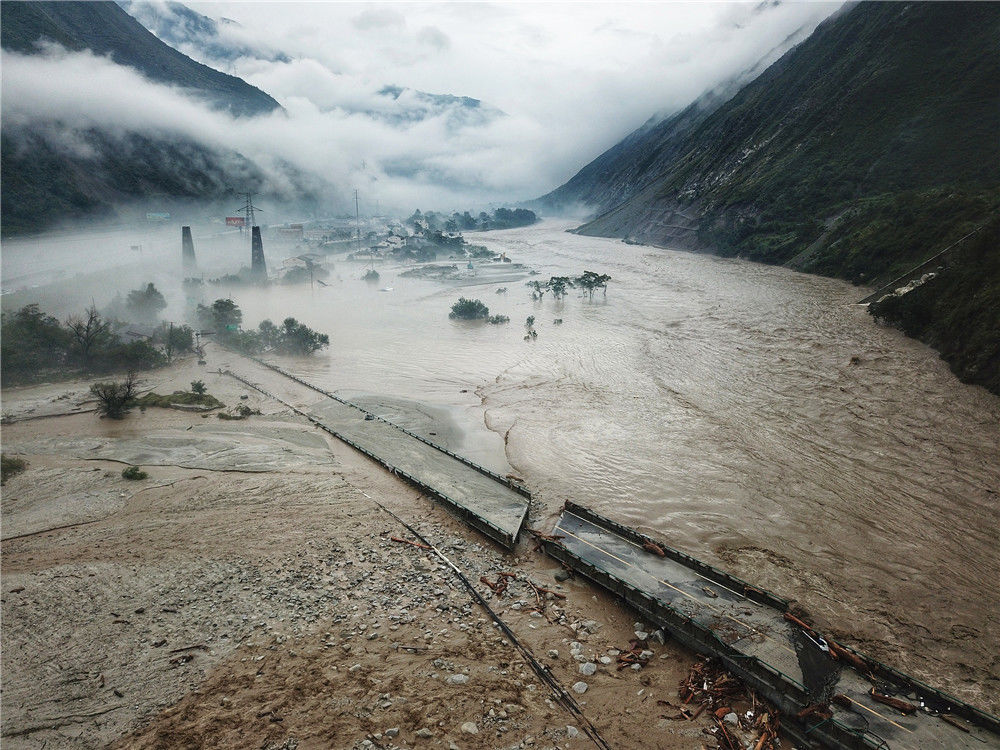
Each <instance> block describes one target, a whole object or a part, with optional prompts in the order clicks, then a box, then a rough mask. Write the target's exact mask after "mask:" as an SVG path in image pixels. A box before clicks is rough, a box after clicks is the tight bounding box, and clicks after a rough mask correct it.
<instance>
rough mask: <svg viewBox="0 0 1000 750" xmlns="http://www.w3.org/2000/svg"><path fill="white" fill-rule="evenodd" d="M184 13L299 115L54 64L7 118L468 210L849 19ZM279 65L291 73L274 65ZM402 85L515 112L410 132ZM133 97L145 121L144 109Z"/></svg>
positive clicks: (218, 9) (469, 10) (755, 12)
mask: <svg viewBox="0 0 1000 750" xmlns="http://www.w3.org/2000/svg"><path fill="white" fill-rule="evenodd" d="M186 5H188V6H189V7H191V8H193V9H194V10H196V11H198V12H200V13H202V14H204V15H206V16H209V17H211V18H216V19H218V18H223V17H224V18H228V19H232V20H234V21H236V22H237V24H238V25H235V24H232V25H230V24H225V25H223V26H222V28H223V29H224V38H225V39H226V40H231V41H232V42H233V44H237V43H239V44H242V45H244V46H245V47H246V48H249V49H251V50H255V51H257V52H258V53H259V54H251V55H247V56H244V57H241V58H239V59H236V60H235V61H232V60H231V61H221V60H213V59H210V58H208V57H207V56H206V54H205V53H204V51H203V50H200V49H198V48H197V47H195V46H190V45H189V46H185V45H181V49H182V51H184V52H186V53H188V54H190V55H192V56H193V57H195V58H196V59H200V60H201V61H203V62H207V63H209V64H212V65H213V66H214V67H219V68H222V69H225V70H226V71H227V72H230V73H233V74H236V75H239V76H240V77H242V78H244V79H246V80H248V81H249V82H251V83H253V84H254V85H256V86H258V87H260V88H262V89H263V90H265V91H267V92H268V93H269V94H271V95H272V96H274V97H275V98H276V99H277V100H278V101H279V102H280V103H281V104H282V106H283V107H284V108H285V110H286V113H287V115H282V116H270V117H265V118H260V121H258V122H255V123H249V122H238V123H232V122H230V121H228V118H224V117H223V116H221V115H219V114H218V113H212V112H208V111H204V112H195V111H193V110H194V109H198V107H195V106H194V105H192V107H188V108H186V109H185V110H184V112H185V115H184V116H183V117H177V116H169V115H168V114H166V113H169V112H171V111H177V110H176V106H177V103H176V101H175V99H176V97H177V96H178V94H177V92H171V91H167V90H165V89H164V87H162V86H154V85H152V84H148V83H145V84H144V83H142V82H141V81H131V82H130V86H132V88H131V89H129V90H127V92H126V91H125V90H123V89H121V88H120V86H121V83H120V82H119V84H118V87H117V88H116V86H115V85H114V84H110V88H109V80H110V79H114V78H115V76H116V75H118V74H117V73H116V72H115V71H112V70H109V69H108V65H107V63H106V61H101V60H96V59H95V58H93V57H92V56H87V55H58V54H53V55H52V56H50V58H49V59H48V60H47V61H46V64H47V65H48V67H45V68H44V69H43V68H40V67H39V64H40V63H39V62H38V61H33V62H31V63H30V64H29V61H25V60H22V59H19V58H15V57H13V56H11V55H8V54H6V53H5V55H4V114H5V116H7V115H8V114H11V113H15V112H17V113H22V114H23V111H35V112H37V113H39V114H38V116H42V115H41V113H43V112H44V111H45V110H46V108H55V109H56V110H58V111H59V112H60V113H61V116H66V115H67V114H69V113H68V112H67V110H68V109H69V110H72V112H73V113H76V114H79V115H80V116H81V117H83V118H84V119H86V120H88V121H90V122H101V119H102V118H104V120H109V121H110V120H114V121H115V122H116V123H117V126H118V127H134V128H137V129H142V128H146V127H150V123H151V122H153V121H158V122H159V123H160V127H161V128H162V127H166V126H165V125H164V124H163V121H162V120H163V118H161V117H160V115H161V113H163V115H164V117H166V119H167V121H168V122H170V123H172V124H171V127H175V128H176V129H177V130H179V131H181V132H185V133H186V134H191V135H194V136H195V137H198V138H200V139H202V140H204V141H206V142H208V143H210V144H213V143H215V144H217V143H219V142H223V141H224V142H226V143H229V144H234V145H235V146H236V147H237V148H239V149H240V150H241V151H244V152H246V153H247V155H248V156H251V155H252V156H255V157H259V158H263V159H264V161H280V160H286V161H289V162H291V163H293V164H295V165H296V166H298V167H300V168H303V169H307V170H311V171H315V172H316V173H318V174H321V175H322V176H323V177H325V178H327V179H330V180H331V181H332V182H334V183H335V184H337V185H340V186H342V187H343V192H344V194H347V193H348V192H349V191H350V189H351V188H352V187H353V186H355V185H357V186H359V187H361V188H362V189H363V190H365V192H366V193H367V194H369V195H372V196H377V197H378V198H379V199H380V200H381V201H382V203H383V205H384V206H392V207H399V208H403V207H408V206H417V205H419V206H421V207H423V208H442V209H450V208H460V207H464V206H466V205H468V207H470V208H473V207H476V206H478V205H483V204H485V203H488V202H504V201H508V202H509V201H516V200H523V199H528V198H532V197H535V196H538V195H540V194H543V193H545V192H548V191H549V190H551V189H553V188H555V187H557V186H558V185H559V184H561V183H563V182H565V181H566V180H567V179H569V178H570V177H571V176H572V175H573V174H574V173H575V172H576V171H577V170H578V169H579V168H580V167H582V166H583V165H584V164H586V163H587V162H588V161H590V160H591V159H593V158H594V157H596V156H597V155H598V154H599V153H601V152H602V151H603V150H605V149H606V148H608V147H610V146H611V145H613V144H614V143H615V142H617V141H618V140H620V139H621V138H622V137H623V136H625V135H626V134H627V133H629V132H630V131H631V130H633V129H634V128H636V127H637V126H639V125H640V124H642V123H643V122H644V121H645V120H646V119H648V118H649V117H650V116H652V115H654V114H657V113H660V114H666V113H669V112H671V111H676V110H677V109H679V108H680V107H683V106H685V105H686V104H688V103H690V102H691V101H692V100H693V99H694V98H696V97H697V96H698V95H699V94H701V93H702V92H703V91H705V90H706V89H707V88H709V87H712V86H715V85H717V84H719V83H720V82H723V81H725V80H727V79H728V78H730V77H732V76H734V75H737V74H739V73H740V72H741V71H744V70H746V69H747V68H750V67H752V66H754V65H755V64H758V63H759V62H760V61H762V60H764V61H767V62H770V61H772V60H774V59H776V58H777V56H778V55H779V54H780V53H781V52H782V51H784V50H785V49H787V47H788V46H789V44H790V43H791V41H799V40H801V38H803V37H804V36H805V35H807V34H808V33H809V32H810V31H811V30H812V29H813V28H814V27H815V26H816V24H818V23H819V22H820V21H821V20H822V19H823V18H825V17H826V16H828V15H829V14H830V13H832V12H833V11H834V10H835V9H836V8H837V7H839V5H840V4H839V3H833V4H831V3H780V4H779V3H766V4H765V3H641V4H640V3H615V4H611V3H436V4H423V3H391V4H389V3H386V4H374V3H320V2H317V3H299V2H253V3H250V2H225V3H217V2H190V3H186ZM272 52H280V53H283V54H284V55H285V56H287V58H289V61H277V62H276V61H274V60H273V59H270V60H269V59H267V58H269V57H271V58H273V57H274V55H272V54H269V53H272ZM12 79H13V80H12ZM390 84H391V85H398V86H403V87H408V88H412V89H416V90H420V91H424V92H429V93H432V94H453V95H456V96H468V97H474V98H476V99H480V100H482V101H483V102H484V105H486V106H488V107H492V108H495V109H497V110H502V112H503V113H505V114H504V115H503V116H495V117H490V116H487V117H483V118H478V119H472V120H466V121H461V120H456V119H455V116H454V112H448V111H440V112H436V111H421V116H420V117H413V116H410V117H409V118H406V117H402V118H400V117H399V115H400V114H401V113H406V112H409V113H410V115H412V113H413V112H414V111H417V110H419V109H420V107H421V106H424V107H425V105H423V104H421V103H420V102H417V101H415V100H413V99H412V95H410V94H407V95H405V96H404V97H401V99H400V101H399V102H392V101H391V100H388V99H387V98H386V97H384V96H378V93H377V92H378V91H379V90H380V89H381V88H382V87H383V86H386V85H390ZM136 86H139V87H141V88H143V89H144V91H143V93H142V94H141V96H140V99H141V100H142V101H145V102H146V105H145V106H143V107H136V106H135V101H136V96H137V93H136V89H135V87H136ZM126 93H127V95H126ZM10 96H14V97H15V101H14V104H15V105H16V106H14V107H9V106H8V105H10V104H11V101H10V99H9V97H10ZM67 97H68V99H67ZM407 97H411V98H409V99H408V98H407ZM157 101H160V102H161V105H160V106H157V103H156V102H157ZM32 102H33V103H32ZM425 110H426V107H425ZM387 115H388V116H387ZM394 117H395V119H393V118H394ZM185 123H187V124H186V125H185Z"/></svg>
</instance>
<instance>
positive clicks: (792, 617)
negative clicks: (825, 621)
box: [784, 612, 813, 633]
mask: <svg viewBox="0 0 1000 750" xmlns="http://www.w3.org/2000/svg"><path fill="white" fill-rule="evenodd" d="M784 618H785V619H786V620H788V622H791V623H795V624H796V625H798V626H799V627H800V628H802V629H803V630H808V631H809V632H810V633H812V632H813V629H812V626H811V625H806V624H805V623H804V622H802V620H800V619H799V618H798V617H796V616H795V615H793V614H792V613H791V612H785V614H784Z"/></svg>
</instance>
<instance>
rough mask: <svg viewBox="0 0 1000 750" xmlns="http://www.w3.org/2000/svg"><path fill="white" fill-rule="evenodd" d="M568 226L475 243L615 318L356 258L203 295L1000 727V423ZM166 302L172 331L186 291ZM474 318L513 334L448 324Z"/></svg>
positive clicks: (846, 294)
mask: <svg viewBox="0 0 1000 750" xmlns="http://www.w3.org/2000/svg"><path fill="white" fill-rule="evenodd" d="M567 226H568V225H566V224H558V223H548V224H545V225H541V226H536V227H530V228H526V229H520V230H511V231H505V232H493V233H486V234H470V235H469V236H468V237H467V239H468V240H469V241H470V242H472V243H475V244H485V245H487V246H488V247H490V248H491V249H493V250H495V251H497V252H500V251H505V252H506V253H507V254H508V255H509V256H511V257H512V258H513V259H514V261H515V262H520V263H525V264H527V265H528V266H530V267H531V268H533V269H537V271H538V272H539V275H538V276H537V277H530V278H538V279H547V278H548V277H549V276H551V275H569V276H576V275H579V274H580V273H582V272H583V271H584V270H594V271H597V272H602V273H607V274H610V275H611V277H612V281H611V283H610V285H609V288H608V291H607V295H606V296H605V295H604V294H603V293H602V292H601V291H598V292H597V293H596V294H595V295H594V297H593V299H588V298H586V297H580V296H577V294H576V293H573V292H571V293H570V295H569V296H568V297H567V298H566V299H564V300H554V299H552V298H551V295H546V296H545V298H544V299H543V300H542V301H540V302H539V301H532V299H531V297H530V292H529V291H528V290H527V289H526V288H525V286H524V279H520V280H516V281H496V280H486V275H487V274H488V273H489V269H488V268H487V267H486V266H485V265H484V266H482V267H481V268H480V269H477V271H476V274H477V275H476V276H475V277H470V278H468V279H465V280H463V281H462V282H461V283H462V284H463V286H460V287H459V286H456V285H455V283H454V282H452V283H448V284H445V283H440V282H435V281H430V280H425V279H417V278H407V277H403V276H400V273H401V272H402V271H403V270H404V269H402V268H392V267H388V266H385V267H382V266H380V267H379V270H380V273H381V274H382V276H381V279H380V281H379V283H378V284H375V285H369V284H365V283H364V282H362V281H360V280H359V277H360V276H361V274H362V273H363V272H364V266H363V265H362V264H357V263H354V264H352V263H349V262H347V261H343V260H336V261H335V264H334V268H333V272H332V274H331V276H330V277H329V278H328V279H326V282H327V283H328V286H326V287H323V286H319V285H317V286H315V288H313V289H310V288H309V287H308V286H296V287H272V288H270V289H266V290H246V289H240V288H234V289H228V288H224V287H206V290H205V292H204V294H205V299H206V301H211V299H214V298H216V297H224V296H228V295H230V294H231V295H232V297H233V299H235V300H236V301H237V303H238V304H239V305H240V306H241V307H242V309H243V311H244V324H245V325H250V326H256V324H257V323H258V322H259V321H260V320H261V319H262V318H264V317H270V318H272V319H273V320H275V321H280V320H281V319H282V318H284V317H286V316H289V315H291V316H294V317H296V318H298V319H299V320H301V321H303V322H305V323H307V324H308V325H310V326H312V327H314V328H317V329H318V330H321V331H324V332H326V333H329V334H330V339H331V346H330V349H329V350H328V351H327V352H323V353H321V354H319V355H317V356H316V357H314V358H312V359H309V360H285V361H284V362H282V364H283V366H285V367H286V368H288V369H291V370H293V371H295V372H297V373H298V374H300V375H301V376H302V377H304V378H306V379H308V380H310V381H312V382H314V383H316V384H317V385H320V386H322V387H324V388H326V389H329V390H334V391H337V392H339V393H340V394H342V395H344V396H348V397H352V398H365V399H367V400H368V401H367V403H369V405H371V404H375V403H378V398H375V397H376V396H377V397H384V398H385V399H386V401H385V403H386V408H387V409H390V411H387V413H386V416H390V418H392V419H394V420H395V421H401V422H404V423H406V422H407V420H411V424H410V425H408V426H412V427H413V429H415V430H427V431H433V432H437V433H439V437H441V436H447V438H446V440H445V441H446V442H448V443H449V447H451V448H453V449H455V450H457V451H459V452H461V453H463V454H466V455H468V456H469V457H470V458H473V459H474V460H476V461H479V462H480V463H483V464H486V465H488V466H490V467H491V468H495V469H498V470H502V471H503V472H506V471H508V470H509V468H508V467H507V466H506V463H507V461H509V463H510V465H511V466H512V467H513V468H514V470H515V471H516V472H517V473H518V474H520V475H521V476H523V477H524V478H525V480H526V481H527V483H528V485H529V487H530V488H531V489H532V490H533V492H534V494H535V499H536V500H537V502H538V504H539V506H540V507H539V508H538V509H536V511H535V515H536V516H539V515H540V516H542V520H541V521H540V523H543V524H546V523H548V522H549V521H551V519H553V518H554V517H555V513H556V511H557V509H558V508H559V507H560V506H561V504H562V503H563V501H564V500H566V499H573V500H574V501H576V502H578V503H581V504H583V505H587V506H590V507H592V508H594V509H595V510H597V511H598V512H600V513H603V514H606V515H609V516H611V517H613V518H615V519H616V520H619V521H621V522H623V523H626V524H629V525H632V526H636V527H638V528H640V529H642V530H644V531H647V532H649V533H653V534H655V535H657V536H660V537H662V538H663V539H665V540H666V541H667V542H668V543H669V544H671V545H672V546H675V547H677V548H679V549H682V550H684V551H685V552H688V553H690V554H692V555H695V556H697V557H699V558H702V559H704V560H706V561H707V562H710V563H713V564H716V565H718V566H720V567H722V568H723V569H725V570H727V571H729V572H731V573H734V574H736V575H738V576H740V577H742V578H745V579H747V580H748V581H750V582H752V583H755V584H757V585H760V586H762V587H765V588H768V589H770V590H772V591H774V592H775V593H776V594H778V595H779V596H783V597H785V598H789V599H795V600H797V601H798V602H799V603H800V604H801V605H802V606H803V607H804V608H805V609H806V610H807V611H808V612H809V613H810V615H811V616H812V617H813V618H814V619H815V621H816V623H817V624H818V625H819V626H820V627H821V628H822V629H823V630H826V631H828V632H830V633H832V634H834V635H840V636H842V637H843V638H844V640H846V641H847V642H848V643H850V644H852V645H855V646H856V647H858V648H859V649H861V650H863V651H865V652H867V653H870V654H871V655H873V656H876V657H878V658H881V659H882V660H884V661H886V662H887V663H889V664H891V665H893V666H895V667H898V668H901V669H904V670H905V671H908V672H911V673H912V674H914V675H915V676H916V677H918V678H920V679H922V680H924V681H926V682H928V683H930V684H932V685H934V686H938V687H942V688H944V689H946V690H947V691H949V692H952V693H954V694H956V695H957V696H958V697H960V698H963V699H965V700H968V701H970V702H972V703H973V704H975V705H977V706H979V707H982V708H987V709H990V710H992V711H993V712H994V713H996V712H998V711H1000V698H998V696H1000V605H998V600H1000V597H998V585H997V580H998V577H1000V531H998V528H1000V518H998V515H1000V513H998V507H1000V505H998V504H1000V496H998V492H1000V399H998V398H997V397H995V396H992V395H990V394H989V393H988V392H986V391H985V390H983V389H981V388H977V387H971V386H966V385H963V384H961V383H960V382H958V380H957V379H955V377H954V376H953V375H952V374H951V373H950V372H949V370H948V368H947V366H946V365H945V364H944V363H943V362H942V361H941V360H940V359H939V358H938V357H937V355H936V354H935V353H934V352H933V351H932V350H930V349H928V348H927V347H925V346H923V345H921V344H919V343H917V342H915V341H913V340H910V339H907V338H906V337H904V336H903V335H902V334H901V333H899V332H898V331H895V330H892V329H888V328H884V327H881V326H878V325H876V324H875V323H874V322H873V321H872V319H871V318H870V317H869V316H868V315H867V313H866V312H865V310H864V309H863V308H860V307H858V306H857V305H855V304H854V303H855V302H856V301H857V300H858V299H859V298H860V297H861V296H863V293H864V292H863V290H860V289H858V288H855V287H852V286H850V285H848V284H846V283H844V282H840V281H835V280H831V279H824V278H818V277H813V276H807V275H804V274H799V273H795V272H792V271H788V270H786V269H782V268H775V267H769V266H762V265H756V264H751V263H746V262H743V261H738V260H725V259H719V258H713V257H709V256H702V255H695V254H690V253H684V252H675V251H670V250H661V249H656V248H649V247H642V246H631V245H625V244H623V243H621V242H618V241H613V240H606V239H599V238H591V237H580V236H576V235H572V234H568V233H566V232H565V231H564V229H565V228H566V227H567ZM197 245H198V238H197V237H196V246H197ZM171 252H174V251H171ZM219 252H221V251H219ZM240 252H242V250H241V251H240ZM268 252H269V253H271V254H270V255H269V257H268V263H269V265H270V266H271V267H275V266H276V265H279V264H280V260H281V255H280V253H278V251H277V250H276V249H273V248H269V250H268ZM176 254H177V259H176V262H179V240H178V243H177V248H176ZM220 257H221V256H220ZM439 262H442V261H439ZM456 262H458V263H459V265H460V266H464V261H456ZM231 270H235V269H231ZM5 272H6V269H5ZM157 278H158V279H162V281H158V282H157V283H158V286H159V285H161V284H162V285H164V286H166V287H169V285H170V278H171V275H170V274H169V273H166V272H164V273H163V274H161V275H160V276H157ZM502 287H506V288H507V290H508V291H507V292H506V293H501V294H498V293H497V289H498V288H502ZM381 289H387V290H389V291H380V290H381ZM165 291H166V293H167V296H168V301H170V303H171V308H170V309H168V310H167V314H168V315H170V316H175V317H174V319H179V315H180V314H181V313H182V310H181V309H180V308H179V306H180V305H181V304H182V303H181V293H180V291H179V287H178V288H177V289H176V290H174V291H172V292H171V291H170V289H169V288H167V289H166V290H165ZM459 296H465V297H472V298H479V299H481V300H483V302H485V303H486V304H487V305H488V306H489V307H490V308H491V312H494V313H501V314H504V315H508V316H510V318H511V322H510V324H508V325H498V326H493V325H486V324H482V323H467V322H460V321H454V320H449V318H448V311H449V309H450V306H451V304H452V303H453V302H455V301H456V300H457V299H458V298H459ZM527 316H534V317H535V321H536V322H535V328H536V330H537V331H538V338H537V339H535V340H532V341H524V340H523V338H524V333H525V327H524V321H525V319H526V317H527ZM557 319H561V320H562V323H561V324H557V323H555V321H556V320H557ZM414 404H417V406H414ZM390 407H391V408H390ZM446 423H447V424H446ZM487 427H488V428H489V429H487ZM505 441H506V442H505Z"/></svg>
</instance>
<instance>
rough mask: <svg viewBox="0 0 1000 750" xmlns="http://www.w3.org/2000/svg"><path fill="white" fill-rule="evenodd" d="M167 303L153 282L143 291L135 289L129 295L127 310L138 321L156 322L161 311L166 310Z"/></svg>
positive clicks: (126, 304)
mask: <svg viewBox="0 0 1000 750" xmlns="http://www.w3.org/2000/svg"><path fill="white" fill-rule="evenodd" d="M166 307H167V301H166V299H164V297H163V295H162V294H161V293H160V291H159V290H158V289H157V288H156V287H155V286H154V285H153V283H152V282H150V283H149V284H147V285H146V286H145V288H143V289H135V290H133V291H131V292H129V293H128V297H127V298H126V300H125V309H126V310H128V312H129V314H130V315H133V316H135V317H136V319H137V320H156V317H157V316H158V315H159V314H160V311H161V310H164V309H166Z"/></svg>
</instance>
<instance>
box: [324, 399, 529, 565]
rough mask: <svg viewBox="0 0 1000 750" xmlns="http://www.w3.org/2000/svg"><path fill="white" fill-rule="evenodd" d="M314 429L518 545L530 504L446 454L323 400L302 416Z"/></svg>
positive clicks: (355, 410)
mask: <svg viewBox="0 0 1000 750" xmlns="http://www.w3.org/2000/svg"><path fill="white" fill-rule="evenodd" d="M304 412H305V414H306V415H307V416H309V417H311V418H312V419H313V421H314V423H315V424H317V425H318V426H320V427H322V428H324V429H326V430H327V431H329V432H330V433H331V434H333V435H335V436H336V437H338V438H340V439H341V440H344V441H345V442H347V443H348V444H349V445H352V446H354V447H355V448H357V449H358V450H360V451H362V452H363V453H365V454H367V455H369V456H371V457H372V458H375V459H376V460H378V461H379V462H380V463H382V464H383V465H385V466H386V467H388V468H390V469H391V470H392V471H394V472H395V473H396V474H399V475H401V476H403V477H405V478H407V479H409V480H411V481H413V482H414V483H416V484H418V485H419V486H421V487H423V488H425V489H427V490H428V491H430V492H431V493H432V494H434V495H436V496H437V497H438V498H439V499H441V500H444V501H445V502H446V503H448V504H449V505H450V506H451V507H452V509H453V510H455V511H457V512H458V513H459V514H460V515H461V516H462V517H463V518H464V519H465V520H466V521H467V522H468V523H469V524H470V525H472V526H473V527H475V528H477V529H479V530H480V531H482V532H483V533H484V534H486V535H487V536H490V537H492V538H493V539H494V540H495V541H497V542H500V543H501V544H503V545H504V546H506V547H512V546H513V545H514V543H515V541H516V540H517V536H518V533H519V532H520V530H521V525H522V524H523V523H524V519H525V516H526V515H527V513H528V504H529V502H530V498H528V497H526V496H525V493H523V492H518V491H516V490H514V489H513V488H511V487H509V486H507V485H505V484H502V483H501V482H499V481H497V480H496V479H494V478H493V477H491V476H489V475H488V474H485V473H483V472H482V471H480V470H478V469H477V468H476V467H475V466H472V465H470V464H468V463H466V462H463V461H462V460H460V459H459V458H456V457H455V456H453V455H452V454H451V453H450V452H448V451H445V450H444V449H442V448H439V447H436V446H434V445H433V444H431V443H428V442H426V441H424V440H420V439H418V438H417V437H416V436H414V435H411V434H409V433H408V432H406V431H404V430H401V429H400V428H398V427H396V426H395V425H393V424H392V423H390V422H387V421H385V420H382V419H366V416H368V414H367V413H366V412H365V411H364V410H362V409H358V408H357V407H355V406H353V405H350V404H347V403H344V402H341V401H335V400H332V399H331V400H326V401H322V402H320V403H318V404H315V405H313V406H311V407H308V408H306V409H305V410H304Z"/></svg>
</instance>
